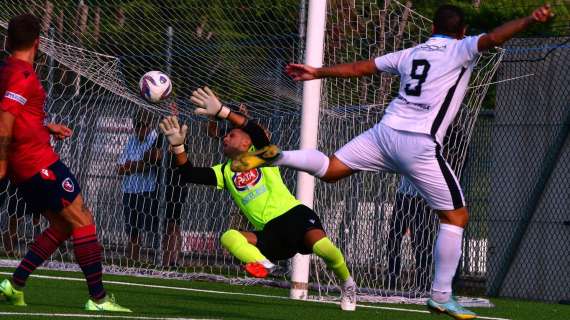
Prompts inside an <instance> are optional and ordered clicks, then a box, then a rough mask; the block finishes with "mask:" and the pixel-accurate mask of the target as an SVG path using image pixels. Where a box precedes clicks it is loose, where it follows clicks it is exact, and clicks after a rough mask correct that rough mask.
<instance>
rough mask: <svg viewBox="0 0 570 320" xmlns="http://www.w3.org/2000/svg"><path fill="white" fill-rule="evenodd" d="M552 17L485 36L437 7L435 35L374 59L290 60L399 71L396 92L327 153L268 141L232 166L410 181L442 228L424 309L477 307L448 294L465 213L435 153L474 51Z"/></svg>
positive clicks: (294, 70) (361, 71)
mask: <svg viewBox="0 0 570 320" xmlns="http://www.w3.org/2000/svg"><path fill="white" fill-rule="evenodd" d="M552 16H553V14H552V12H551V10H550V6H549V5H545V6H542V7H540V8H538V9H536V10H535V11H534V12H533V13H532V14H531V15H529V16H528V17H524V18H520V19H517V20H513V21H510V22H508V23H506V24H504V25H502V26H500V27H498V28H496V29H494V30H493V31H491V32H489V33H487V34H481V35H478V36H474V37H465V31H466V26H465V23H464V14H463V12H462V11H461V9H460V8H458V7H455V6H451V5H444V6H441V7H439V8H438V10H437V12H436V14H435V18H434V24H433V35H432V37H431V38H429V39H428V40H427V41H426V42H425V43H422V44H420V45H418V46H416V47H413V48H410V49H406V50H402V51H398V52H394V53H390V54H387V55H384V56H381V57H378V58H376V59H372V60H366V61H357V62H353V63H347V64H340V65H335V66H330V67H323V68H313V67H310V66H307V65H301V64H290V65H288V66H287V69H286V70H287V73H288V74H289V75H290V76H291V77H292V78H293V79H294V80H298V81H307V80H313V79H317V78H325V77H339V78H348V77H360V76H367V75H372V74H375V73H377V72H388V73H392V74H395V75H399V76H400V90H399V94H398V96H397V97H396V98H395V99H394V100H393V101H392V102H391V103H390V105H389V106H388V108H387V109H386V113H385V115H384V116H383V118H382V120H381V121H380V123H378V124H376V125H375V126H374V127H373V128H371V129H369V130H368V131H366V132H364V133H362V134H361V135H359V136H357V137H356V138H354V139H353V140H351V141H350V142H349V143H348V144H346V145H345V146H344V147H342V148H341V149H340V150H338V151H337V152H336V153H335V154H334V155H333V156H331V157H330V158H329V157H327V156H326V155H324V154H323V153H321V152H320V151H317V150H311V149H305V150H295V151H280V150H279V148H277V147H276V146H269V147H266V148H265V149H262V150H259V151H257V152H253V153H248V154H244V155H242V156H241V157H240V159H239V161H234V162H233V165H232V169H233V170H234V171H245V170H249V169H251V168H252V167H256V166H263V165H281V166H286V167H290V168H294V169H296V170H301V171H306V172H308V173H310V174H312V175H314V176H316V177H318V178H320V179H321V180H324V181H326V182H335V181H337V180H339V179H342V178H344V177H347V176H349V175H351V174H353V173H355V172H358V171H363V170H364V171H386V172H397V173H400V174H402V175H403V176H405V177H406V178H407V179H408V180H409V181H410V182H412V183H413V185H414V186H415V188H416V190H418V191H419V193H420V194H421V195H422V197H424V198H425V199H426V201H427V203H428V204H429V205H430V207H431V208H432V209H434V210H437V212H438V215H439V218H440V230H439V234H438V237H437V240H436V244H435V250H434V260H435V275H434V280H433V284H432V294H431V298H430V299H429V300H428V304H427V305H428V308H429V309H431V310H432V311H437V312H444V313H447V314H449V315H450V316H452V317H454V318H456V319H472V318H475V317H476V315H475V313H473V312H471V311H469V310H467V309H465V308H463V307H462V306H460V305H459V304H458V303H457V302H456V301H455V300H454V299H453V297H452V294H451V282H452V279H453V276H454V275H455V270H456V268H457V265H458V263H459V259H460V257H461V240H462V237H463V229H464V227H465V226H466V224H467V221H468V218H469V216H468V212H467V208H466V207H465V201H464V198H463V193H462V191H461V187H460V185H459V183H458V180H457V177H456V176H455V174H454V173H453V170H452V169H451V167H450V166H449V164H448V163H447V161H446V160H445V159H444V158H443V156H442V154H441V142H442V140H443V136H444V135H445V133H446V131H447V127H448V126H449V124H450V123H451V122H452V121H453V119H454V118H455V115H456V114H457V111H458V109H459V107H460V105H461V101H462V100H463V98H464V95H465V91H466V88H467V84H468V82H469V77H470V74H471V71H472V70H473V66H474V64H475V61H476V59H477V57H478V56H479V53H480V52H484V51H487V50H489V49H491V48H493V47H495V46H500V45H501V44H503V43H504V42H505V41H507V40H509V39H510V38H512V37H513V35H515V34H516V33H518V32H520V31H523V30H524V29H526V28H527V27H529V26H530V25H532V24H534V23H544V22H546V21H548V20H549V19H550V18H551V17H552Z"/></svg>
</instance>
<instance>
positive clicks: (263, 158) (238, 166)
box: [232, 145, 354, 182]
mask: <svg viewBox="0 0 570 320" xmlns="http://www.w3.org/2000/svg"><path fill="white" fill-rule="evenodd" d="M263 166H283V167H287V168H291V169H295V170H298V171H304V172H307V173H308V174H310V175H313V176H315V177H317V178H319V179H321V180H323V181H326V182H336V181H338V180H340V179H342V178H344V177H347V176H349V175H351V174H353V173H354V171H353V170H352V169H350V168H349V167H348V166H347V165H345V164H344V163H343V162H342V161H340V160H339V159H338V158H337V157H336V156H334V155H333V156H331V157H328V156H326V155H325V154H324V153H322V152H320V151H319V150H315V149H305V150H291V151H281V150H279V148H278V147H277V146H275V145H270V146H267V147H265V148H263V149H261V150H259V151H253V152H248V153H244V154H243V155H241V156H239V157H238V158H237V159H236V160H234V161H233V162H232V170H233V171H237V172H243V171H248V170H251V169H253V168H257V167H263Z"/></svg>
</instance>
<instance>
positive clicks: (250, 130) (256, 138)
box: [239, 120, 270, 150]
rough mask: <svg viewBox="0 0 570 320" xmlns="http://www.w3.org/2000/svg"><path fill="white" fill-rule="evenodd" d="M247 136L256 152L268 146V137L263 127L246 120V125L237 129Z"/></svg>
mask: <svg viewBox="0 0 570 320" xmlns="http://www.w3.org/2000/svg"><path fill="white" fill-rule="evenodd" d="M239 129H241V130H243V131H244V132H245V133H247V134H248V135H249V137H250V138H251V143H252V144H253V146H254V147H255V149H256V150H259V149H261V148H263V147H265V146H268V145H269V144H270V140H269V137H268V135H267V133H266V132H265V130H264V129H263V127H261V126H260V125H259V124H258V123H257V122H255V121H253V120H247V123H246V124H245V125H244V126H243V127H241V128H239Z"/></svg>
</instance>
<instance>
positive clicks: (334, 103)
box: [313, 0, 500, 302]
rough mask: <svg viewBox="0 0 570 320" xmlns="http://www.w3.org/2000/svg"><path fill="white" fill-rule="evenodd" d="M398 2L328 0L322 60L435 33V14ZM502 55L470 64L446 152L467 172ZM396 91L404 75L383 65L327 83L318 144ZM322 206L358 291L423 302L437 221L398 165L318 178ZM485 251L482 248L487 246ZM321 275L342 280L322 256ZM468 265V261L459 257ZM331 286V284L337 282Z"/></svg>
mask: <svg viewBox="0 0 570 320" xmlns="http://www.w3.org/2000/svg"><path fill="white" fill-rule="evenodd" d="M410 7H411V2H408V3H407V4H406V5H403V4H401V3H398V2H396V1H356V2H355V1H343V0H339V1H330V2H329V6H328V12H327V30H326V38H325V59H324V64H325V65H330V64H335V63H346V62H351V61H354V60H360V59H370V58H373V57H376V56H379V55H382V54H385V53H389V52H393V51H397V50H401V49H405V48H409V47H412V46H415V45H416V44H418V43H420V42H423V41H425V40H426V39H427V37H429V35H430V34H431V22H430V21H429V20H428V19H426V18H424V17H422V16H420V15H418V14H417V13H415V12H413V11H412V10H410ZM499 60H500V54H488V55H485V56H483V57H482V58H481V59H480V61H479V62H478V66H477V67H476V69H475V71H474V72H473V76H472V78H471V83H470V89H469V90H468V92H467V95H466V98H465V100H464V102H463V104H464V105H463V106H462V108H461V111H460V113H459V114H458V116H457V119H456V120H455V122H454V123H453V124H452V125H451V126H450V129H449V130H448V132H447V136H446V139H445V141H444V155H445V156H446V159H447V160H448V161H449V162H450V164H451V166H452V167H453V168H454V169H455V172H456V173H457V175H458V176H460V175H461V170H462V167H463V161H464V159H465V155H466V151H467V145H468V141H469V139H470V136H471V132H472V129H473V126H474V124H475V120H476V117H477V114H478V111H479V108H480V106H481V103H482V101H483V98H484V96H485V94H486V92H487V89H488V84H489V83H490V81H491V79H492V77H493V75H494V73H495V71H496V68H497V66H498V62H499ZM397 90H398V79H397V77H393V76H390V75H387V74H380V75H377V76H373V77H370V78H361V79H327V80H325V83H324V90H323V94H322V105H321V120H320V128H319V149H320V150H323V151H324V152H327V153H329V154H331V153H333V152H334V151H335V150H338V148H340V147H341V146H342V145H344V144H345V143H347V142H348V141H349V140H350V139H351V138H353V137H355V136H356V135H358V134H359V133H361V132H363V131H365V130H367V129H368V128H370V127H372V126H373V125H374V124H375V123H377V122H378V121H380V119H381V117H382V114H383V112H384V110H385V107H386V106H387V105H388V103H389V102H390V101H391V99H392V98H393V97H394V95H395V94H396V93H397ZM315 199H316V205H315V209H316V211H317V212H318V213H319V214H320V215H321V217H323V220H324V221H325V229H326V230H327V232H328V234H329V236H331V237H332V238H333V239H334V241H335V243H339V244H340V246H341V250H342V251H343V252H344V254H345V258H346V260H347V261H348V264H349V265H350V266H351V267H352V271H353V273H354V276H355V278H356V281H357V283H358V284H359V286H360V288H361V289H360V295H361V296H360V300H366V301H379V300H380V301H392V302H393V301H408V302H414V301H415V302H421V301H424V300H422V299H421V298H425V297H426V296H427V294H428V293H429V290H430V287H431V279H432V260H433V259H432V250H433V243H434V240H435V236H436V234H437V230H438V226H439V225H438V221H437V217H436V215H435V213H434V212H431V210H430V209H429V208H428V207H427V205H426V203H425V201H424V200H423V199H421V197H419V196H417V195H416V194H415V192H413V190H409V185H407V184H406V183H405V182H401V181H400V176H398V175H394V174H385V173H382V174H371V173H359V174H356V175H353V176H351V177H350V178H348V179H345V180H343V181H340V182H337V183H335V184H332V185H331V184H325V183H320V184H318V185H317V190H316V195H315ZM483 252H484V251H483ZM313 262H314V263H313V265H314V266H315V267H316V268H317V269H319V270H321V272H320V274H321V276H320V282H321V283H329V284H334V283H336V280H335V279H334V276H332V274H331V273H330V272H328V271H327V270H326V266H325V265H324V264H323V263H322V262H320V261H319V260H318V259H316V258H314V259H313ZM462 263H466V264H469V263H470V262H469V261H462ZM330 288H334V286H331V287H330Z"/></svg>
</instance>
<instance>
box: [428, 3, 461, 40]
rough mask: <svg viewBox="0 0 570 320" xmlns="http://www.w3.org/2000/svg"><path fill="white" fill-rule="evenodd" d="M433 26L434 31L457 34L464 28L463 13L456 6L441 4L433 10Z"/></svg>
mask: <svg viewBox="0 0 570 320" xmlns="http://www.w3.org/2000/svg"><path fill="white" fill-rule="evenodd" d="M433 26H434V32H435V33H440V34H445V35H450V36H455V35H459V34H461V32H463V29H464V28H465V13H463V10H461V8H459V7H457V6H453V5H449V4H446V5H442V6H440V7H439V8H437V11H436V12H435V16H434V18H433Z"/></svg>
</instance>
